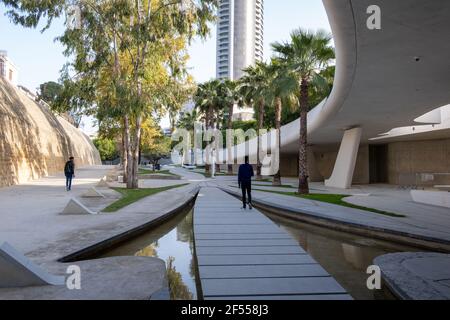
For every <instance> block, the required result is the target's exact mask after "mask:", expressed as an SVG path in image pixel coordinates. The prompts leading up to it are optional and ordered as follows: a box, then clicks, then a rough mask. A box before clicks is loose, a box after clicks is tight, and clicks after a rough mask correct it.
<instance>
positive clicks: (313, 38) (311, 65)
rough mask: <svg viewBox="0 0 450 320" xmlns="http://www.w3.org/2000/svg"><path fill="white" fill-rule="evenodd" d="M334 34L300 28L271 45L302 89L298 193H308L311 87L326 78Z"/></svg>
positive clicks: (331, 54)
mask: <svg viewBox="0 0 450 320" xmlns="http://www.w3.org/2000/svg"><path fill="white" fill-rule="evenodd" d="M331 39H332V37H331V35H330V34H329V33H328V32H326V31H322V30H319V31H317V32H312V31H306V30H303V29H298V30H295V31H293V32H292V34H291V39H290V42H288V43H274V44H272V49H273V50H274V51H275V52H276V53H277V56H278V59H280V61H281V62H282V63H283V64H285V66H286V67H287V69H288V70H289V71H290V72H292V73H293V75H294V76H295V77H296V79H297V83H298V86H299V89H300V147H299V185H298V193H299V194H309V185H308V163H307V160H308V159H307V144H308V140H307V134H308V129H307V116H308V103H309V101H308V100H309V94H308V89H309V87H310V85H311V83H313V82H324V80H323V78H322V77H321V76H320V71H321V70H323V69H325V68H326V67H327V66H328V64H329V63H330V62H331V60H332V59H334V49H333V48H332V47H331V46H330V42H331Z"/></svg>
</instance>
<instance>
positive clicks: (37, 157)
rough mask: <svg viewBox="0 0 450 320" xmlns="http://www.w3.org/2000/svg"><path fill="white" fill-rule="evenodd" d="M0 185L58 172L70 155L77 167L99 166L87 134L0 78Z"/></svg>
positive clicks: (97, 154)
mask: <svg viewBox="0 0 450 320" xmlns="http://www.w3.org/2000/svg"><path fill="white" fill-rule="evenodd" d="M0 128H1V130H0V187H4V186H10V185H14V184H18V183H24V182H26V181H29V180H31V179H37V178H39V177H42V176H46V175H49V174H53V173H56V172H61V171H62V170H63V169H64V164H65V162H66V161H67V159H68V158H69V156H71V155H73V156H74V157H75V164H76V166H85V165H99V164H101V161H100V156H99V153H98V151H97V149H96V148H95V147H94V145H93V144H92V142H91V141H90V139H89V137H87V136H86V135H85V134H83V133H82V132H81V131H80V130H78V129H77V128H75V127H73V126H72V125H71V124H70V123H68V122H67V121H66V120H64V119H63V118H61V117H56V116H55V115H54V114H53V113H52V112H51V111H50V110H47V108H45V107H42V106H40V105H38V104H37V103H35V102H34V101H33V100H32V99H30V98H29V97H28V96H27V95H26V94H25V93H23V92H22V91H20V90H19V89H17V88H15V87H13V86H11V85H10V84H9V83H7V82H5V81H4V80H2V79H0Z"/></svg>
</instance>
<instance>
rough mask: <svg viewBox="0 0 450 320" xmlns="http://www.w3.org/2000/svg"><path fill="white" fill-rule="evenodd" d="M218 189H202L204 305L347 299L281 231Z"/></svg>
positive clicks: (197, 233) (199, 250) (198, 207)
mask: <svg viewBox="0 0 450 320" xmlns="http://www.w3.org/2000/svg"><path fill="white" fill-rule="evenodd" d="M241 207H242V203H241V202H240V201H239V200H238V199H236V198H234V197H233V196H231V195H229V194H227V193H225V192H224V191H222V190H219V189H218V188H214V187H203V188H202V189H201V190H200V193H199V196H198V198H197V202H196V204H195V207H194V237H195V249H196V254H197V260H198V268H199V275H200V281H201V285H202V291H203V297H204V299H205V300H216V299H217V300H264V299H270V300H276V299H282V300H288V299H291V300H292V299H294V300H307V299H312V300H334V299H338V300H348V299H351V296H350V295H348V294H347V293H346V291H345V289H343V288H342V287H341V286H340V285H339V284H338V283H337V282H336V280H335V279H334V278H333V277H331V275H330V274H328V273H327V272H326V271H325V270H324V269H323V268H322V267H321V266H320V265H319V264H318V263H317V262H316V261H315V260H314V259H313V258H312V257H311V256H310V255H309V254H308V253H306V252H305V251H304V250H303V249H302V247H301V246H300V245H299V244H298V243H297V242H296V241H295V240H294V239H292V237H291V236H290V235H289V234H288V233H287V232H286V231H285V230H283V229H282V228H280V227H278V226H277V225H276V224H275V223H273V222H272V221H271V220H270V219H269V218H267V217H266V216H265V215H263V214H262V213H261V212H259V211H258V210H256V209H253V210H248V209H247V210H243V209H241Z"/></svg>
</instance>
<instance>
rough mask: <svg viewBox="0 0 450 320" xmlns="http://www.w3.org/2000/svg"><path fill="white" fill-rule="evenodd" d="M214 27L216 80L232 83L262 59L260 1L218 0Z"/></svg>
mask: <svg viewBox="0 0 450 320" xmlns="http://www.w3.org/2000/svg"><path fill="white" fill-rule="evenodd" d="M219 2H220V4H219V13H218V24H217V66H216V68H217V69H216V75H217V78H218V79H227V78H228V79H232V80H236V79H239V78H241V77H242V75H243V72H242V70H243V69H245V68H246V67H248V66H250V65H253V64H255V62H256V61H262V60H263V44H264V0H220V1H219Z"/></svg>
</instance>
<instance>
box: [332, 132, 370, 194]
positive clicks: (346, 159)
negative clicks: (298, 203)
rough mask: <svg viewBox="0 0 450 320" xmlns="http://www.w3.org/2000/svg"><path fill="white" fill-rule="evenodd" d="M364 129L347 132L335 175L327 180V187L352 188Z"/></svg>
mask: <svg viewBox="0 0 450 320" xmlns="http://www.w3.org/2000/svg"><path fill="white" fill-rule="evenodd" d="M361 135H362V129H361V128H353V129H350V130H347V131H345V133H344V137H343V138H342V142H341V147H340V149H339V153H338V156H337V159H336V163H335V164H334V170H333V174H332V175H331V177H330V179H328V180H325V186H327V187H333V188H342V189H349V188H350V187H351V186H352V180H353V172H354V171H355V164H356V158H357V156H358V149H359V143H360V142H361Z"/></svg>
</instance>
